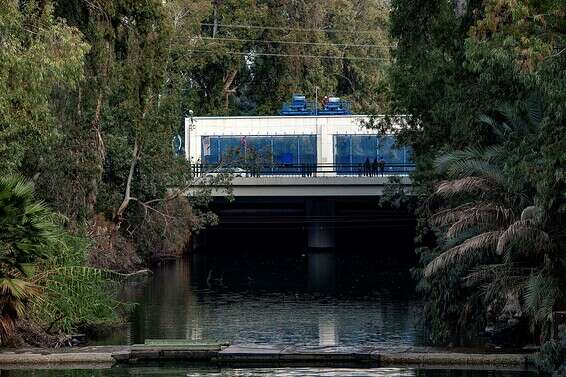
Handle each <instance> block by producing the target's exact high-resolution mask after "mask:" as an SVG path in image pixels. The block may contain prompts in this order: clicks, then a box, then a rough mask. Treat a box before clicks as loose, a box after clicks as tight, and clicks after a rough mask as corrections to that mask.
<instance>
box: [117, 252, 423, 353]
mask: <svg viewBox="0 0 566 377" xmlns="http://www.w3.org/2000/svg"><path fill="white" fill-rule="evenodd" d="M134 295H135V296H136V297H135V299H136V300H137V301H138V302H139V305H138V306H137V307H136V308H135V310H134V311H133V313H132V315H131V318H130V323H129V326H128V329H127V331H126V333H125V334H123V335H122V339H119V338H116V339H114V341H115V342H117V343H121V342H122V343H123V342H124V341H125V342H127V343H130V344H131V343H143V341H144V340H145V339H156V338H159V339H163V338H165V339H190V340H194V341H228V342H230V343H233V344H236V343H269V344H308V345H361V344H363V345H379V346H401V345H415V344H419V343H420V342H421V331H420V326H421V322H420V320H419V319H420V308H421V305H420V303H419V301H418V299H417V298H416V296H415V294H414V282H413V281H412V279H411V277H410V272H409V266H403V265H395V266H391V265H389V266H388V265H383V264H381V263H380V262H379V259H378V258H373V257H370V256H368V255H362V254H360V255H355V254H354V255H352V254H347V253H304V254H301V253H297V254H287V255H275V254H270V253H257V252H256V253H247V254H245V253H244V254H242V253H238V254H236V253H229V252H228V253H227V252H224V253H219V252H211V253H207V254H196V255H193V256H192V257H191V258H188V259H183V260H179V261H171V262H164V263H161V265H159V266H157V267H156V268H155V269H154V276H153V278H151V279H150V280H149V281H148V282H147V284H146V285H145V286H144V287H143V288H141V287H140V288H138V291H137V292H136V293H135V294H134ZM124 337H125V339H124Z"/></svg>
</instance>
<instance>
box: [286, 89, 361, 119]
mask: <svg viewBox="0 0 566 377" xmlns="http://www.w3.org/2000/svg"><path fill="white" fill-rule="evenodd" d="M351 114H352V110H351V105H350V102H348V101H345V100H343V99H341V98H339V97H324V100H323V105H322V108H318V104H316V103H313V102H312V101H308V100H307V98H306V97H305V96H304V95H302V94H293V98H292V100H291V103H285V104H283V107H282V108H281V111H279V115H285V116H293V115H302V116H306V115H351Z"/></svg>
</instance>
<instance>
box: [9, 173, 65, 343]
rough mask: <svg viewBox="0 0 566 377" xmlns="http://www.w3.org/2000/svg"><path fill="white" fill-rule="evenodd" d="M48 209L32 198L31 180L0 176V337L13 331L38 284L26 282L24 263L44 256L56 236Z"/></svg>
mask: <svg viewBox="0 0 566 377" xmlns="http://www.w3.org/2000/svg"><path fill="white" fill-rule="evenodd" d="M52 216H53V215H52V213H51V212H50V211H49V210H48V209H47V207H46V206H45V205H43V204H42V203H41V202H38V201H36V200H35V199H34V195H33V186H32V185H31V183H29V182H27V181H25V180H23V179H21V178H15V177H0V341H1V342H2V343H6V342H7V341H9V339H11V337H12V336H13V335H14V331H15V323H16V321H17V320H18V319H19V318H22V317H23V316H24V314H25V309H26V306H27V304H28V303H29V301H30V300H32V299H33V298H35V297H37V296H38V293H39V288H38V287H37V286H36V285H35V284H33V283H31V282H29V280H28V276H27V274H26V272H25V265H26V264H27V263H33V262H35V261H36V260H38V259H42V258H45V257H46V250H47V249H48V246H49V245H50V244H52V243H53V242H54V241H55V240H56V238H57V232H56V229H57V228H56V226H55V224H54V223H53V221H52Z"/></svg>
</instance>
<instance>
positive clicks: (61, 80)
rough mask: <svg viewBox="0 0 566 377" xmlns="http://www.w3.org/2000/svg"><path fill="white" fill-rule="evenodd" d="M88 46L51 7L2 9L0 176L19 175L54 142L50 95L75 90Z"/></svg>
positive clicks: (12, 4) (9, 4)
mask: <svg viewBox="0 0 566 377" xmlns="http://www.w3.org/2000/svg"><path fill="white" fill-rule="evenodd" d="M87 51H88V45H87V44H86V43H85V42H84V41H83V40H82V38H81V33H80V32H79V31H78V30H77V29H76V28H73V27H71V26H69V25H68V24H67V23H65V21H64V20H60V19H57V18H56V17H55V16H54V14H53V4H52V2H50V1H42V2H37V1H25V2H24V1H17V0H6V1H2V3H1V4H0V172H2V173H6V172H12V173H15V172H17V171H18V170H19V169H21V168H22V165H23V164H24V162H25V161H24V160H25V159H26V158H29V157H30V155H33V153H32V151H33V150H34V147H35V146H39V145H47V144H48V142H49V141H50V140H51V139H52V138H53V137H56V118H55V117H54V114H53V107H52V106H51V98H52V97H51V95H52V93H53V91H54V90H56V89H58V88H65V87H67V88H72V87H76V86H77V84H78V82H79V81H80V79H81V78H82V77H83V74H82V69H83V57H84V55H85V53H86V52H87Z"/></svg>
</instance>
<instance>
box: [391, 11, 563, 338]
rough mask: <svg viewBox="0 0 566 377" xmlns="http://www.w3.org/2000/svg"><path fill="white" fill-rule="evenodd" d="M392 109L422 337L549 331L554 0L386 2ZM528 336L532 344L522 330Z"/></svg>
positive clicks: (555, 159)
mask: <svg viewBox="0 0 566 377" xmlns="http://www.w3.org/2000/svg"><path fill="white" fill-rule="evenodd" d="M392 6H393V11H392V16H391V34H392V37H393V38H395V40H396V42H397V44H398V45H397V48H396V49H393V51H392V54H393V56H394V58H395V59H396V60H395V64H393V65H391V68H390V85H391V88H392V98H393V108H394V112H395V113H404V114H411V117H410V118H409V119H408V122H407V125H406V126H405V127H403V129H402V130H401V131H400V133H399V137H400V139H401V140H402V141H403V142H405V143H409V144H411V145H413V146H414V149H415V160H416V163H417V167H418V169H417V172H416V174H415V180H416V182H418V183H419V187H420V190H421V191H420V195H421V198H422V200H421V203H422V205H421V208H420V209H419V210H418V216H419V229H418V238H417V242H418V244H419V249H418V253H419V256H420V259H421V265H420V268H418V269H416V271H415V274H416V276H417V278H419V279H420V283H419V289H420V290H421V292H422V293H423V294H424V296H425V298H426V299H425V302H426V304H425V312H426V323H427V324H430V326H428V327H429V330H430V334H429V339H430V341H431V342H433V343H437V344H466V343H471V342H473V341H474V340H475V339H477V337H478V335H481V334H482V333H483V332H484V331H485V330H486V328H487V330H490V331H494V332H497V331H498V329H499V330H501V328H503V329H514V330H515V331H514V332H515V333H518V334H520V335H519V336H518V338H516V339H512V336H508V339H505V340H501V342H503V343H506V342H509V343H524V342H529V341H531V342H538V339H539V336H540V335H542V336H543V337H547V336H548V334H549V329H550V326H549V325H550V320H551V313H552V311H554V310H563V309H564V306H565V305H566V302H565V297H564V294H563V292H564V288H565V284H566V280H565V276H566V274H564V268H565V267H566V264H565V263H566V259H565V257H566V254H565V251H566V234H565V233H564V225H565V224H564V221H565V218H566V205H565V203H566V201H565V200H564V199H565V198H566V172H565V170H564V167H565V166H566V153H565V152H564V151H565V150H566V127H565V126H564V124H565V120H566V119H565V116H566V113H565V111H564V110H565V109H566V108H565V107H564V105H565V103H566V102H564V99H565V98H566V90H565V89H564V86H563V82H564V79H565V78H566V76H565V75H566V71H565V70H564V67H565V66H566V54H565V53H564V46H565V44H566V28H565V9H564V6H563V4H561V2H559V1H542V2H530V1H519V2H516V1H506V0H503V1H500V0H497V1H496V0H490V1H483V2H480V1H464V2H462V1H460V2H444V1H432V2H430V1H405V0H396V1H392ZM528 333H530V334H531V336H530V337H529V336H528Z"/></svg>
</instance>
